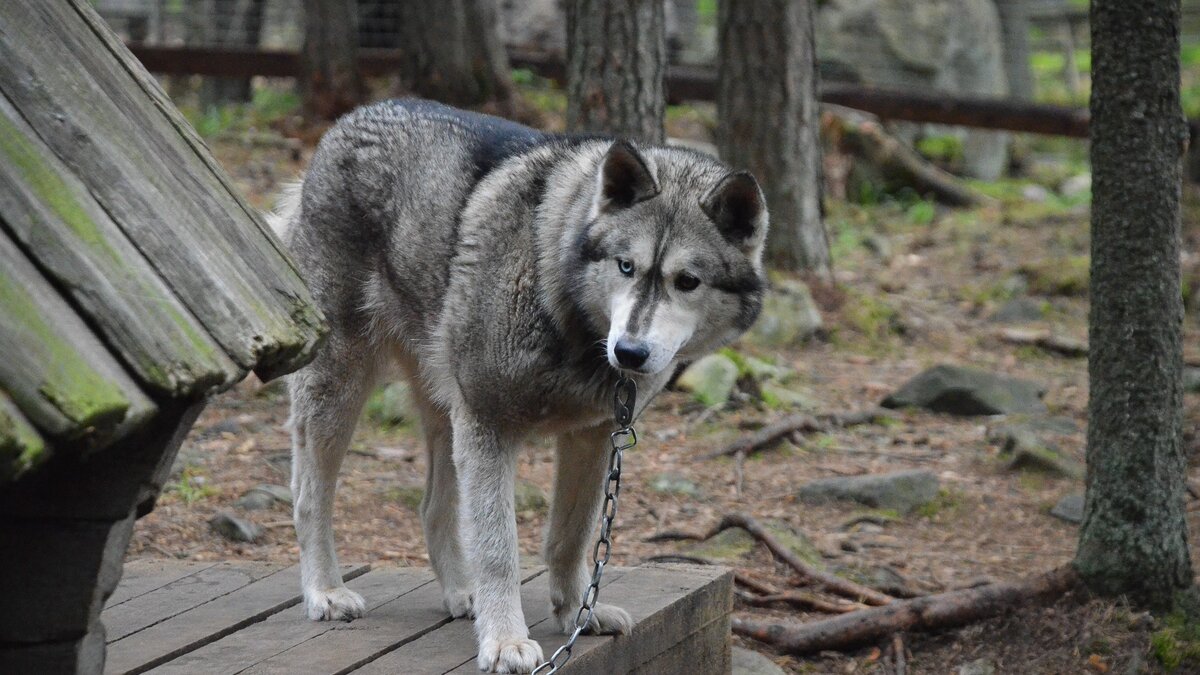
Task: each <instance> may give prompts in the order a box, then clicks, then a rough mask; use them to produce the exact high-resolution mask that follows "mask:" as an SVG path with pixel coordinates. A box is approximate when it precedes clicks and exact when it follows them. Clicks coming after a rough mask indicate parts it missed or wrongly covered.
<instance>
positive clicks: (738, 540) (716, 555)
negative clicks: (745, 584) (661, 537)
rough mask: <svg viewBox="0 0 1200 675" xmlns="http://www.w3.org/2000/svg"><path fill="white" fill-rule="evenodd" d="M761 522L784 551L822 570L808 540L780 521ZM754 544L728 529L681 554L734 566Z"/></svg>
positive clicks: (749, 537)
mask: <svg viewBox="0 0 1200 675" xmlns="http://www.w3.org/2000/svg"><path fill="white" fill-rule="evenodd" d="M761 522H762V526H763V529H765V530H766V531H767V532H770V533H771V534H772V535H773V536H774V537H775V538H776V539H777V540H779V543H780V544H781V545H782V546H783V547H784V548H786V549H787V550H789V551H791V552H792V553H794V554H795V555H796V556H797V557H799V558H800V559H801V560H803V561H804V562H806V563H808V564H810V565H812V566H814V567H817V568H822V567H824V562H823V560H822V556H821V552H820V551H819V550H818V549H817V547H816V545H815V544H813V543H812V541H810V540H809V539H808V537H806V536H804V535H803V534H801V533H799V532H796V531H795V530H794V529H792V527H791V526H790V525H788V524H787V523H785V522H782V521H779V520H765V521H761ZM757 545H758V540H756V539H755V538H754V535H752V534H750V533H749V532H747V531H745V530H743V529H742V528H740V527H730V528H728V529H725V530H722V531H721V532H718V533H717V534H715V535H713V536H711V537H709V538H708V539H705V540H704V541H701V542H697V543H696V544H693V545H692V546H690V547H689V548H688V549H687V550H686V551H684V552H685V553H687V554H688V555H693V556H697V557H700V558H706V559H708V560H712V561H714V562H720V563H726V564H736V563H738V562H740V561H741V560H742V559H743V558H745V557H746V556H747V555H749V554H750V552H751V551H753V550H754V547H755V546H757Z"/></svg>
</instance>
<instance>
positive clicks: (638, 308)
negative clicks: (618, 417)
mask: <svg viewBox="0 0 1200 675" xmlns="http://www.w3.org/2000/svg"><path fill="white" fill-rule="evenodd" d="M283 202H284V203H282V204H281V208H280V211H279V212H277V214H276V223H275V224H276V226H277V227H278V228H279V229H280V231H282V232H285V234H284V236H285V239H286V240H287V243H288V245H289V247H290V249H291V251H292V253H293V255H294V257H295V260H296V262H297V263H298V266H299V269H300V270H301V273H302V274H303V275H304V276H305V278H306V280H307V282H308V284H309V286H310V288H311V289H312V294H313V297H314V298H315V299H316V302H317V303H318V304H319V306H320V307H321V309H322V310H323V311H324V312H325V315H326V317H327V318H328V320H329V323H330V325H331V332H330V335H329V338H328V342H327V343H326V344H325V345H324V347H323V348H322V349H321V351H320V353H319V354H318V356H317V358H316V360H314V361H313V363H312V364H311V365H309V366H308V367H306V368H304V369H302V370H300V371H298V372H297V373H295V374H294V375H292V376H291V377H290V380H289V389H290V393H291V401H292V414H291V428H292V434H293V444H294V446H293V473H292V492H293V494H294V495H295V522H296V534H297V536H298V538H299V542H300V560H301V570H302V574H301V576H302V583H303V590H304V601H305V606H306V608H307V612H308V616H309V617H311V618H313V619H317V620H321V619H325V620H331V619H342V620H348V619H352V618H355V617H358V616H361V615H362V614H363V611H364V602H363V598H362V597H361V596H359V595H358V594H357V593H355V592H354V591H351V590H349V589H348V588H346V587H345V586H344V585H343V584H342V581H341V577H340V575H339V573H338V564H337V557H336V555H335V553H334V540H333V531H332V517H333V514H332V508H333V497H334V488H335V486H336V483H337V476H338V469H339V466H340V465H341V462H342V457H343V455H344V454H345V452H346V448H347V445H348V443H349V441H350V436H351V433H352V432H353V430H354V426H355V421H356V420H357V419H358V416H359V414H360V411H361V409H362V406H363V402H364V399H365V398H366V397H367V394H368V392H369V391H370V390H371V388H372V386H373V385H374V384H375V383H376V380H377V375H379V374H380V373H383V372H386V367H387V366H388V365H390V364H398V365H399V367H400V369H401V370H402V371H403V372H404V373H405V374H406V376H407V377H408V379H409V380H410V382H411V385H412V392H413V396H414V399H415V402H416V406H417V408H418V410H419V412H420V416H421V426H422V428H423V431H424V435H425V442H426V443H427V445H428V452H429V471H428V477H427V483H426V488H425V496H424V498H423V499H422V500H421V508H420V513H421V523H422V525H423V527H424V530H425V541H426V545H427V547H428V550H429V560H430V563H431V564H432V566H433V569H434V572H435V573H436V574H437V578H438V580H439V581H440V582H441V586H442V593H443V598H444V600H445V605H446V609H447V611H449V612H450V613H451V614H452V615H454V616H456V617H461V616H467V615H471V614H473V615H474V617H475V630H476V634H477V637H478V640H479V657H478V663H479V667H480V669H481V670H485V671H491V672H502V673H518V672H528V671H529V670H531V669H532V668H533V667H534V666H535V665H536V664H537V663H538V662H540V661H541V660H542V658H543V655H542V650H541V648H540V647H539V646H538V644H537V643H536V642H534V641H533V640H530V639H529V633H528V630H527V629H526V624H525V620H524V617H523V615H522V611H521V599H520V580H519V577H518V575H519V562H518V548H517V529H516V516H515V514H514V510H513V489H514V480H515V475H516V462H517V456H516V453H517V448H518V445H519V443H520V441H521V439H522V437H523V436H524V435H525V434H527V433H529V432H536V433H549V434H555V435H556V436H557V441H558V450H557V469H556V478H555V485H554V501H553V507H552V510H551V513H550V521H549V527H548V530H547V533H546V542H545V561H546V565H547V567H548V568H549V580H550V587H551V597H552V601H553V605H554V606H553V610H554V616H555V617H556V618H557V621H558V622H559V623H560V624H561V626H562V628H563V630H564V631H567V632H569V631H570V630H571V629H572V628H573V626H574V617H575V614H576V611H577V610H578V608H579V605H580V602H581V601H582V595H583V591H584V589H585V588H586V586H587V583H588V580H589V570H590V565H589V564H588V562H587V554H588V551H589V550H590V542H591V538H592V536H593V532H594V529H595V525H596V523H597V521H598V516H599V505H600V502H601V498H602V486H603V480H604V474H605V471H606V468H607V461H608V451H609V448H608V434H609V432H610V431H611V430H612V429H613V419H612V406H611V397H612V396H613V392H614V387H615V385H616V382H617V380H618V379H619V376H620V374H621V371H623V372H624V373H625V374H627V375H628V376H629V377H631V378H632V379H633V380H634V381H635V382H636V383H637V386H638V391H639V393H640V396H639V401H638V402H639V404H640V405H639V408H640V407H644V406H645V404H646V402H647V401H648V400H650V399H651V398H652V397H653V396H654V395H655V394H656V393H657V392H658V391H659V390H661V389H662V387H663V386H664V384H665V383H666V381H667V379H668V378H669V377H670V375H671V372H672V370H673V368H674V366H675V365H676V364H678V363H680V362H681V361H687V360H691V359H695V358H697V357H698V356H701V355H703V354H705V353H706V352H709V351H712V350H713V349H716V348H717V347H720V346H721V345H724V344H727V343H729V342H730V341H732V340H734V339H735V338H737V337H738V336H739V335H740V334H741V333H742V332H744V331H745V330H746V329H747V328H748V327H749V326H750V324H751V323H752V322H753V321H754V319H755V317H756V316H757V314H758V312H759V309H760V306H761V304H762V293H763V287H764V283H765V282H764V276H763V269H762V248H763V240H764V238H765V236H766V231H767V212H766V208H765V206H764V200H763V195H762V192H761V191H760V190H759V186H758V184H757V183H756V182H755V180H754V178H753V177H752V176H751V175H750V174H748V173H745V172H734V171H730V170H729V168H727V167H725V166H723V165H722V164H721V163H719V162H718V161H717V160H715V159H714V158H712V157H710V156H708V155H704V154H700V153H697V152H693V151H689V150H684V149H680V148H672V147H660V146H653V145H640V144H639V145H634V144H631V143H629V142H626V141H622V140H614V139H612V138H604V137H598V136H590V137H577V136H564V135H554V134H545V133H541V132H538V131H535V130H533V129H530V128H527V127H524V126H521V125H518V124H514V123H511V122H508V121H505V120H502V119H498V118H494V117H488V116H485V115H479V114H474V113H470V112H464V111H460V110H455V109H453V108H449V107H446V106H442V105H439V104H435V103H430V102H426V101H418V100H400V101H389V102H385V103H380V104H376V105H372V106H369V107H365V108H361V109H359V110H357V111H356V112H354V113H351V114H350V115H348V116H346V117H344V118H343V119H342V120H341V121H339V122H338V123H337V125H335V126H334V127H333V128H332V129H330V131H329V132H328V133H326V135H325V137H324V138H323V139H322V140H321V143H320V145H319V147H318V148H317V152H316V154H315V155H314V156H313V159H312V163H311V166H310V167H309V169H308V172H307V175H306V177H305V178H304V181H303V186H302V188H301V189H300V190H299V191H293V192H292V193H291V194H290V195H289V196H286V197H285V199H284V200H283ZM631 626H632V620H631V619H630V616H629V614H628V613H626V612H625V611H624V610H622V609H620V608H617V607H613V606H610V605H604V604H598V605H596V610H595V614H594V616H593V617H592V620H591V625H590V626H589V629H590V630H591V631H592V632H596V633H624V632H627V631H628V630H629V629H630V627H631Z"/></svg>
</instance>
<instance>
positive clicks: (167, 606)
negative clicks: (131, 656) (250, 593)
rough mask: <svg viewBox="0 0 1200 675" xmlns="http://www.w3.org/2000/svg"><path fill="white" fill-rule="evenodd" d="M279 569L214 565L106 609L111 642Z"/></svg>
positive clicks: (105, 619) (260, 565)
mask: <svg viewBox="0 0 1200 675" xmlns="http://www.w3.org/2000/svg"><path fill="white" fill-rule="evenodd" d="M278 570H279V565H274V564H270V563H240V564H238V565H236V566H235V565H231V564H228V563H225V564H220V565H214V566H212V567H210V568H208V569H205V570H201V571H199V572H197V573H196V574H192V575H189V576H186V577H184V578H182V579H179V580H178V581H175V582H172V583H170V584H167V585H166V586H163V587H162V588H159V589H157V590H154V591H151V592H149V593H146V594H144V595H141V596H139V597H137V598H134V599H132V600H130V601H128V602H124V603H121V604H119V605H116V606H115V607H112V608H109V609H106V610H104V612H103V613H102V614H101V616H100V618H101V619H102V620H103V621H104V626H105V629H106V631H107V633H108V642H109V643H110V644H111V643H113V642H116V641H118V640H120V639H122V638H125V637H127V636H130V635H133V634H134V633H137V632H138V631H141V630H144V629H146V628H148V627H150V626H153V625H155V624H157V623H160V622H162V621H166V620H167V619H170V618H171V617H173V616H178V615H179V614H183V613H184V612H186V611H188V610H189V609H192V608H194V607H198V606H200V605H202V604H204V603H206V602H209V601H211V600H214V599H216V598H219V597H221V596H223V595H227V594H229V593H232V592H234V591H236V590H237V589H239V588H242V587H243V586H248V585H249V584H251V583H253V582H254V581H257V580H259V579H261V578H263V577H265V576H268V575H270V574H272V573H274V572H277V571H278Z"/></svg>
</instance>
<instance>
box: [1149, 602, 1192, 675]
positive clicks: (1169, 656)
mask: <svg viewBox="0 0 1200 675" xmlns="http://www.w3.org/2000/svg"><path fill="white" fill-rule="evenodd" d="M1163 623H1164V626H1163V628H1162V629H1161V630H1158V631H1156V632H1155V633H1154V634H1153V635H1151V636H1150V651H1151V652H1152V653H1153V654H1154V658H1155V659H1157V660H1158V662H1159V663H1161V664H1162V665H1163V667H1164V668H1166V669H1167V670H1168V671H1169V672H1176V671H1178V670H1179V669H1180V668H1182V667H1184V666H1189V671H1188V672H1192V671H1191V668H1195V667H1200V622H1197V621H1196V620H1195V619H1191V618H1189V617H1188V616H1187V614H1185V613H1184V612H1182V611H1175V612H1172V613H1171V614H1169V615H1167V617H1166V618H1165V619H1164V620H1163Z"/></svg>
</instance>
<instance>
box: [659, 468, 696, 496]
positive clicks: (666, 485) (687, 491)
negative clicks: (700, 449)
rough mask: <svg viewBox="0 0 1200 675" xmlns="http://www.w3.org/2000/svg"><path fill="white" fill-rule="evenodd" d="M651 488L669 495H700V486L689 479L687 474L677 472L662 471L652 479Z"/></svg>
mask: <svg viewBox="0 0 1200 675" xmlns="http://www.w3.org/2000/svg"><path fill="white" fill-rule="evenodd" d="M650 489H651V490H654V491H655V492H658V493H661V494H667V495H683V496H685V497H699V496H700V488H698V487H696V484H695V483H693V482H692V481H690V480H688V479H687V477H686V476H683V475H681V474H677V473H670V472H666V473H660V474H658V475H656V476H654V477H653V478H651V479H650Z"/></svg>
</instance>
